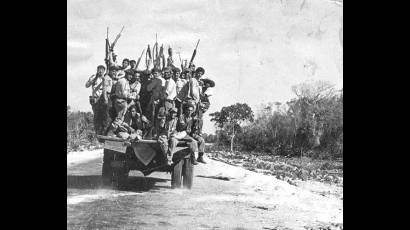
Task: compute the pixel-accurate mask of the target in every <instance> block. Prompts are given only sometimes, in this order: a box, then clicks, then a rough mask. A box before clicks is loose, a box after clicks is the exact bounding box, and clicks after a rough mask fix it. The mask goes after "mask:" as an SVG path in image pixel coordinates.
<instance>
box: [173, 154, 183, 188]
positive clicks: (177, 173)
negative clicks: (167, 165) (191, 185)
mask: <svg viewBox="0 0 410 230" xmlns="http://www.w3.org/2000/svg"><path fill="white" fill-rule="evenodd" d="M183 164H184V160H183V159H182V160H180V161H178V162H177V163H175V165H174V168H173V170H172V173H171V188H180V187H181V180H182V166H183Z"/></svg>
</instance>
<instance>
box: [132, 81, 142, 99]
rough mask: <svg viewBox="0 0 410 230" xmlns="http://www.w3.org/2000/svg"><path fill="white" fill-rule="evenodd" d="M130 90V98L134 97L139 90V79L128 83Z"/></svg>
mask: <svg viewBox="0 0 410 230" xmlns="http://www.w3.org/2000/svg"><path fill="white" fill-rule="evenodd" d="M130 90H131V93H130V98H131V99H136V98H137V96H138V95H139V94H140V91H141V83H140V82H139V81H135V82H134V83H132V84H130Z"/></svg>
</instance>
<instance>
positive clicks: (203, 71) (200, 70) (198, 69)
mask: <svg viewBox="0 0 410 230" xmlns="http://www.w3.org/2000/svg"><path fill="white" fill-rule="evenodd" d="M199 72H202V74H205V70H204V68H202V67H198V68H196V70H195V73H199Z"/></svg>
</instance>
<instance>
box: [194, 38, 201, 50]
mask: <svg viewBox="0 0 410 230" xmlns="http://www.w3.org/2000/svg"><path fill="white" fill-rule="evenodd" d="M200 40H201V39H198V42H197V43H196V46H195V50H196V49H198V45H199V41H200Z"/></svg>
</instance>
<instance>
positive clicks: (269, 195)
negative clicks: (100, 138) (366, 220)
mask: <svg viewBox="0 0 410 230" xmlns="http://www.w3.org/2000/svg"><path fill="white" fill-rule="evenodd" d="M85 154H89V155H90V156H91V155H92V157H89V158H87V157H85V158H82V159H81V160H78V161H76V160H73V159H70V160H68V161H67V162H68V163H67V229H306V228H307V227H313V228H316V227H318V226H330V225H331V224H332V223H333V224H335V223H336V224H337V223H343V214H342V213H343V201H342V200H341V199H339V198H337V197H332V196H329V197H326V196H322V195H319V194H317V193H313V192H311V191H309V190H307V189H305V188H299V187H296V186H293V185H290V184H288V183H287V182H284V181H281V180H277V179H276V178H274V177H271V176H266V175H262V174H258V173H255V172H251V171H247V170H245V169H242V168H239V167H235V166H231V165H227V164H224V163H222V162H218V161H213V160H210V159H208V164H206V165H203V164H200V165H197V166H195V168H194V174H195V177H194V185H193V187H192V189H191V190H185V189H178V190H173V189H171V188H170V174H167V173H159V172H155V173H153V174H151V175H149V176H148V177H143V176H142V174H140V173H139V172H137V171H132V172H131V173H130V177H129V180H128V186H127V189H125V190H124V191H115V190H113V189H111V188H104V187H103V186H102V184H101V176H100V175H101V164H102V150H96V151H92V152H90V153H85Z"/></svg>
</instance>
